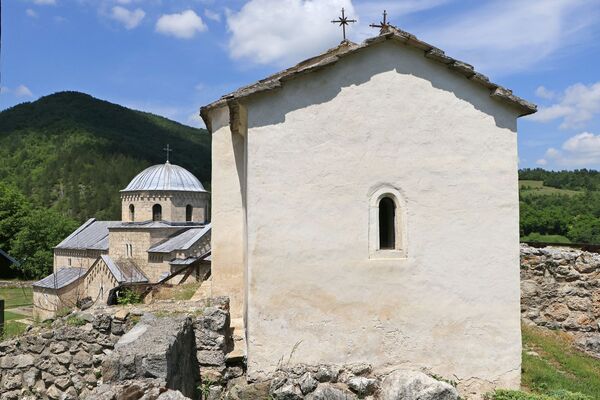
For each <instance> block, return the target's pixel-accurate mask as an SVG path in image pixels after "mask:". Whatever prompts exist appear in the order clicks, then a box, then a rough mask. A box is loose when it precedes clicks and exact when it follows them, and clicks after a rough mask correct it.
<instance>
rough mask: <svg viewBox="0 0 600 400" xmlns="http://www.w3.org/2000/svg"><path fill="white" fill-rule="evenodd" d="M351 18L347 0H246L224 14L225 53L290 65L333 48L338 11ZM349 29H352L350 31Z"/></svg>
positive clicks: (337, 31)
mask: <svg viewBox="0 0 600 400" xmlns="http://www.w3.org/2000/svg"><path fill="white" fill-rule="evenodd" d="M342 7H344V8H345V9H346V15H348V16H350V17H355V10H354V7H353V5H352V1H351V0H250V1H248V2H247V3H246V4H245V5H244V6H243V7H242V9H241V10H240V11H239V12H230V13H228V15H227V26H228V28H229V31H230V33H231V37H230V40H229V54H230V56H231V57H232V58H233V59H236V60H238V59H247V60H250V61H252V62H255V63H258V64H271V63H273V64H277V65H285V64H290V63H293V62H296V61H299V60H300V59H303V58H306V57H309V56H313V55H315V54H317V53H319V52H321V51H323V50H325V49H327V48H328V47H332V46H335V45H337V44H338V43H339V42H340V40H341V39H342V38H341V32H340V28H339V27H338V26H336V25H334V24H332V23H330V21H331V20H332V19H334V18H336V17H337V16H338V15H339V13H340V9H341V8H342ZM351 29H352V28H351Z"/></svg>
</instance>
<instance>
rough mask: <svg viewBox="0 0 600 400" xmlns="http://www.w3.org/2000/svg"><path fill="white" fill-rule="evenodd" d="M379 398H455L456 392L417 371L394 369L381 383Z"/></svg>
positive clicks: (439, 399) (389, 399)
mask: <svg viewBox="0 0 600 400" xmlns="http://www.w3.org/2000/svg"><path fill="white" fill-rule="evenodd" d="M379 397H380V399H381V400H457V399H458V392H457V391H456V389H455V388H454V387H452V386H451V385H449V384H448V383H446V382H441V381H438V380H436V379H433V378H432V377H430V376H427V375H425V374H424V373H422V372H417V371H394V372H392V373H391V374H389V375H388V376H387V377H386V378H385V379H384V380H383V383H382V384H381V391H380V395H379Z"/></svg>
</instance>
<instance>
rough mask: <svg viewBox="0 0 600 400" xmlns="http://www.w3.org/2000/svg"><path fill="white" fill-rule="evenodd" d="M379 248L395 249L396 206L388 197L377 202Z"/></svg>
mask: <svg viewBox="0 0 600 400" xmlns="http://www.w3.org/2000/svg"><path fill="white" fill-rule="evenodd" d="M379 248H380V249H381V250H393V249H395V248H396V204H395V203H394V200H392V199H391V198H389V197H384V198H382V199H381V200H380V201H379Z"/></svg>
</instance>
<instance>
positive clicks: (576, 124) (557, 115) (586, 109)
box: [527, 82, 600, 129]
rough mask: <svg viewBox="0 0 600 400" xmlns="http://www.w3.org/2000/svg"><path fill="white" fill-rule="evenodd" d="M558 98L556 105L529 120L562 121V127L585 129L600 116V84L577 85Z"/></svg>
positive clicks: (542, 109)
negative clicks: (587, 124)
mask: <svg viewBox="0 0 600 400" xmlns="http://www.w3.org/2000/svg"><path fill="white" fill-rule="evenodd" d="M557 97H558V98H559V101H558V102H557V103H556V104H553V105H551V106H549V107H540V109H539V111H538V112H537V113H536V114H533V115H531V116H529V117H527V118H528V119H530V120H532V121H537V122H549V121H553V120H556V119H562V122H561V125H560V127H561V128H563V129H569V128H580V127H583V126H585V124H586V123H587V122H588V121H590V120H591V119H592V118H594V116H595V115H598V114H600V82H596V83H594V84H591V85H584V84H583V83H576V84H574V85H572V86H569V87H568V88H567V89H566V90H565V92H564V93H563V94H561V95H559V96H557Z"/></svg>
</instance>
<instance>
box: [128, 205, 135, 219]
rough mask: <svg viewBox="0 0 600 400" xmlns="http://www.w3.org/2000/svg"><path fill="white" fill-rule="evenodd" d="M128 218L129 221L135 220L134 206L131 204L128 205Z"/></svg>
mask: <svg viewBox="0 0 600 400" xmlns="http://www.w3.org/2000/svg"><path fill="white" fill-rule="evenodd" d="M129 220H130V221H131V222H134V221H135V206H134V205H133V204H130V205H129Z"/></svg>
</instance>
